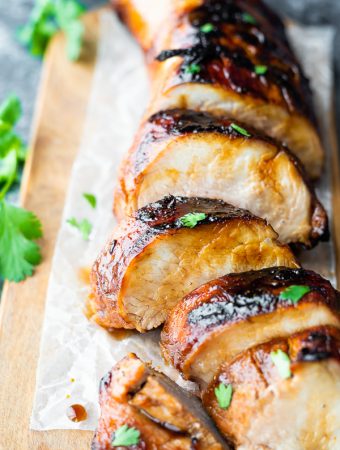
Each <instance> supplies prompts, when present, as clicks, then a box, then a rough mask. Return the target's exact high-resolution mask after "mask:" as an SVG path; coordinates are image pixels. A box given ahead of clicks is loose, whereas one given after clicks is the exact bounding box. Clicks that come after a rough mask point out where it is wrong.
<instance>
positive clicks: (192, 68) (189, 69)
mask: <svg viewBox="0 0 340 450" xmlns="http://www.w3.org/2000/svg"><path fill="white" fill-rule="evenodd" d="M184 71H185V73H193V74H195V73H200V71H201V66H199V65H198V64H194V63H192V64H189V65H188V66H186V68H185V70H184Z"/></svg>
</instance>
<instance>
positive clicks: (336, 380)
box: [203, 327, 340, 450]
mask: <svg viewBox="0 0 340 450" xmlns="http://www.w3.org/2000/svg"><path fill="white" fill-rule="evenodd" d="M279 350H280V351H281V352H284V354H285V355H286V356H288V357H289V359H290V368H289V369H288V373H287V374H283V375H284V376H282V374H280V371H279V370H278V367H277V365H275V364H274V361H275V360H274V358H273V354H275V353H276V354H277V352H278V351H279ZM285 358H286V357H285ZM288 367H289V361H288ZM289 371H290V372H291V373H290V374H289ZM221 384H222V385H224V386H228V385H231V386H232V398H231V402H230V406H229V407H227V408H224V409H223V408H221V406H220V404H219V402H218V400H217V398H216V391H215V389H216V388H217V389H219V387H220V386H221ZM217 393H218V391H217ZM203 403H204V405H205V407H206V408H207V410H208V412H209V413H210V415H211V416H212V417H213V419H214V421H215V423H216V424H217V426H218V427H219V428H220V430H221V432H222V433H223V435H224V436H226V437H227V438H228V439H229V440H230V441H232V442H233V444H235V446H236V448H237V449H238V450H257V449H268V450H307V449H309V450H338V449H339V448H340V332H339V330H338V329H335V328H332V327H321V328H315V329H310V330H307V331H304V332H302V333H299V334H296V335H294V336H292V337H289V338H287V339H278V340H275V341H271V342H270V343H266V344H263V345H260V346H257V347H253V348H251V349H249V350H247V351H245V352H244V353H242V354H240V355H239V356H238V357H237V358H236V359H234V360H233V361H232V362H231V363H230V364H228V363H225V364H223V365H222V366H221V368H220V369H219V371H218V373H217V374H216V376H215V378H214V380H213V382H212V383H211V385H210V386H209V388H208V389H207V391H206V392H205V393H204V395H203ZM222 406H223V405H222Z"/></svg>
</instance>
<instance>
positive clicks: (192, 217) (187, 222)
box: [179, 213, 207, 228]
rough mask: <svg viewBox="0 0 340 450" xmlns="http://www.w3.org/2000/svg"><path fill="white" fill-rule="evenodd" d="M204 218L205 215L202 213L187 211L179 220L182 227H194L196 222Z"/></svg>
mask: <svg viewBox="0 0 340 450" xmlns="http://www.w3.org/2000/svg"><path fill="white" fill-rule="evenodd" d="M206 218H207V215H206V214H204V213H188V214H186V215H185V216H183V217H181V218H180V219H179V221H180V223H181V224H182V225H183V226H184V227H188V228H194V227H195V226H196V225H197V224H198V222H201V221H202V220H204V219H206Z"/></svg>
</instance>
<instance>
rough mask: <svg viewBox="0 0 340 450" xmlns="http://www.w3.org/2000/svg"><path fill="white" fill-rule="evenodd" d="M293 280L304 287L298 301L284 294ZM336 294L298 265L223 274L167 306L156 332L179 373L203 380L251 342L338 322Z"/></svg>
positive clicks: (337, 294)
mask: <svg viewBox="0 0 340 450" xmlns="http://www.w3.org/2000/svg"><path fill="white" fill-rule="evenodd" d="M297 286H298V287H301V286H303V287H308V289H309V291H308V289H306V291H308V292H307V293H305V294H304V295H302V296H301V298H299V299H298V301H291V300H289V299H286V296H285V294H284V293H286V295H287V293H289V290H288V291H287V289H288V288H289V287H291V288H292V287H293V292H294V290H295V291H296V287H297ZM297 290H298V291H299V288H297ZM291 295H294V293H293V294H291ZM339 295H340V294H339V293H338V292H337V291H336V290H335V289H333V287H332V286H331V284H330V283H329V282H328V281H327V280H325V279H324V278H322V277H321V276H320V275H318V274H316V273H314V272H312V271H309V270H304V269H288V268H285V267H276V268H269V269H264V270H259V271H251V272H246V273H240V274H231V275H226V276H224V277H222V278H219V279H217V280H214V281H211V282H209V283H207V284H205V285H203V286H201V287H199V288H198V289H196V290H195V291H193V292H192V293H190V294H189V295H188V296H187V297H185V298H184V299H183V300H182V301H180V302H179V303H178V304H177V306H176V307H175V308H174V309H173V310H172V311H171V313H170V314H169V317H168V319H167V321H166V323H165V326H164V328H163V331H162V336H161V345H162V348H163V353H164V356H165V358H166V360H168V361H169V362H171V364H172V365H173V366H174V367H176V368H177V369H178V370H180V372H181V373H182V374H183V376H184V377H185V378H187V379H191V380H192V381H196V382H198V383H199V384H200V385H201V386H205V385H206V384H207V383H209V382H210V381H211V379H212V377H213V376H214V373H215V372H216V370H217V368H218V367H219V366H220V364H221V363H222V362H224V361H230V360H231V359H233V358H234V357H235V356H236V355H237V354H238V353H241V352H242V351H244V350H246V349H247V348H249V347H251V346H253V345H258V344H261V343H263V342H266V341H269V340H271V339H274V338H277V337H280V336H283V337H284V336H289V335H290V334H292V333H296V332H299V331H302V330H304V329H307V328H310V327H314V326H323V325H332V326H340V314H339V312H340V310H339V305H340V303H339V299H340V297H339ZM293 299H294V297H293ZM295 300H296V299H295Z"/></svg>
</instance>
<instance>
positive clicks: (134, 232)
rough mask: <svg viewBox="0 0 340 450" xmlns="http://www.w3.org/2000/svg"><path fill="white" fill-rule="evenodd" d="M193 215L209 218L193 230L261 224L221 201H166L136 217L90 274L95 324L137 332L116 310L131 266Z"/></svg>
mask: <svg viewBox="0 0 340 450" xmlns="http://www.w3.org/2000/svg"><path fill="white" fill-rule="evenodd" d="M191 212H201V213H204V214H206V219H205V220H202V221H200V222H199V223H198V224H197V225H196V227H195V228H194V229H193V230H192V231H193V232H195V230H197V229H199V228H200V227H202V226H205V225H209V224H212V223H217V222H220V223H223V222H227V221H230V220H235V219H236V220H243V221H259V222H261V223H266V222H265V221H264V220H263V219H259V218H258V217H255V216H253V215H252V214H251V213H250V212H249V211H246V210H243V209H239V208H235V207H233V206H231V205H229V204H227V203H225V202H223V201H220V200H211V199H204V198H197V197H192V198H186V197H173V196H169V197H165V198H164V199H162V200H160V201H158V202H156V203H151V204H149V205H147V206H145V207H144V208H141V209H139V210H138V211H137V212H135V213H134V215H133V217H131V218H130V219H128V220H126V221H124V222H122V223H121V224H120V225H118V227H117V228H116V229H115V231H114V233H113V235H112V237H111V238H110V240H109V241H108V243H107V244H106V246H105V248H104V249H103V251H102V252H101V254H100V255H99V257H98V258H97V260H96V261H95V263H94V265H93V268H92V272H91V284H92V289H93V294H92V295H91V298H90V300H89V307H90V309H91V310H92V312H93V314H94V317H95V320H96V321H97V323H99V324H100V325H101V326H103V327H106V328H134V327H133V325H131V324H129V323H127V322H126V321H125V320H124V319H123V318H122V317H121V316H120V315H119V311H118V309H117V298H118V296H119V293H120V290H121V287H122V283H123V279H124V276H125V273H126V271H127V270H128V267H129V265H130V263H131V262H132V261H133V259H134V258H135V257H137V256H138V255H139V254H141V253H142V252H143V251H144V250H145V249H146V248H147V247H148V246H149V245H150V244H151V243H152V242H153V241H154V240H155V239H156V238H157V237H160V236H164V235H169V234H170V235H171V234H175V233H176V232H177V231H178V230H180V229H182V228H184V227H183V225H182V223H181V222H180V220H179V219H180V218H181V217H183V216H184V215H186V214H188V213H191Z"/></svg>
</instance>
